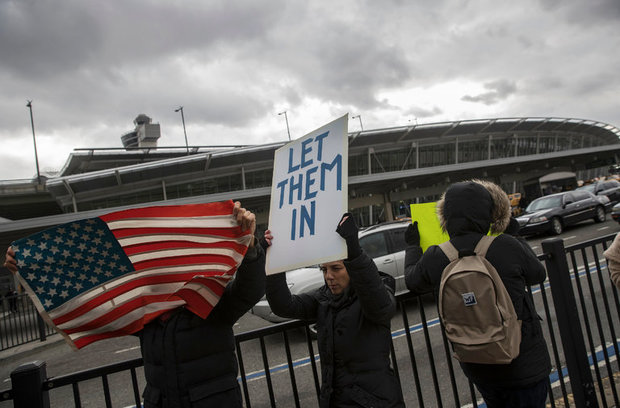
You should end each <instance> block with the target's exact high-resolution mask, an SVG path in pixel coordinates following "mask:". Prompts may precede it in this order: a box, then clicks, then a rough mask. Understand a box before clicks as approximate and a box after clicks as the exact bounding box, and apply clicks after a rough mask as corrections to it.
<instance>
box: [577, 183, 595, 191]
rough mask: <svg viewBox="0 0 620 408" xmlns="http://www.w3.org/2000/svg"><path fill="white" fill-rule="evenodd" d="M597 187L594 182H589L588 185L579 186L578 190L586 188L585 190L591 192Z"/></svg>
mask: <svg viewBox="0 0 620 408" xmlns="http://www.w3.org/2000/svg"><path fill="white" fill-rule="evenodd" d="M595 187H596V186H595V185H594V184H588V185H585V186H583V187H579V188H578V189H577V190H585V191H589V192H591V193H594V188H595Z"/></svg>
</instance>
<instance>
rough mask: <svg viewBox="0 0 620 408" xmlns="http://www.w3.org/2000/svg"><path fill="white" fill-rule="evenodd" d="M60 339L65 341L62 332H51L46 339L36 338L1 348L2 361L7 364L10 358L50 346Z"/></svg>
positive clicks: (0, 359)
mask: <svg viewBox="0 0 620 408" xmlns="http://www.w3.org/2000/svg"><path fill="white" fill-rule="evenodd" d="M60 341H64V339H63V337H62V336H61V335H60V334H58V333H56V334H51V335H49V336H47V339H46V340H45V341H40V340H35V341H31V342H29V343H25V344H20V345H19V346H15V347H11V348H8V349H5V350H1V351H0V363H2V364H5V363H6V362H8V361H10V360H12V359H14V358H17V357H19V356H20V355H21V354H23V353H27V352H29V351H32V350H38V349H42V348H45V347H49V346H51V345H54V344H56V343H58V342H60Z"/></svg>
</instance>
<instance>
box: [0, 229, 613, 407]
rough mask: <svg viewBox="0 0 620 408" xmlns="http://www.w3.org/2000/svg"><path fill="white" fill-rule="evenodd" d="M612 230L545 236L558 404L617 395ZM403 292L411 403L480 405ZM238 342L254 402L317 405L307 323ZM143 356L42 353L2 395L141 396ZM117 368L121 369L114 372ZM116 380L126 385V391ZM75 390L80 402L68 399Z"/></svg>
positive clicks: (433, 315) (542, 301) (403, 352)
mask: <svg viewBox="0 0 620 408" xmlns="http://www.w3.org/2000/svg"><path fill="white" fill-rule="evenodd" d="M613 238H614V235H608V236H605V237H601V238H598V239H595V240H593V241H589V242H585V243H581V244H577V245H572V246H570V247H567V248H564V246H563V242H562V241H561V240H559V239H550V240H546V241H544V242H543V244H542V246H543V252H544V255H541V257H540V258H541V260H543V261H544V262H545V264H546V267H547V271H548V275H549V280H548V281H547V282H545V283H544V284H541V285H537V286H535V287H531V288H530V293H531V295H532V296H533V299H534V304H535V305H536V309H537V311H538V313H539V314H540V315H541V317H542V318H543V320H544V324H543V326H544V335H545V338H546V339H547V342H548V346H549V351H550V353H551V357H552V363H553V372H552V373H551V375H550V377H549V384H550V391H549V398H548V405H549V406H551V407H564V406H576V407H582V406H583V407H585V406H589V407H597V406H603V407H609V406H619V405H620V402H619V398H618V392H617V384H616V383H617V380H616V379H614V375H615V374H617V373H618V372H619V371H620V369H619V367H618V362H617V359H616V357H617V355H618V338H617V337H616V327H618V325H619V324H620V321H619V315H620V303H619V299H618V292H617V290H616V288H615V287H613V285H612V284H611V281H610V279H609V276H608V272H607V268H606V263H605V261H601V259H602V251H603V250H604V249H606V248H607V247H608V246H609V244H610V242H611V240H612V239H613ZM398 300H399V305H400V318H399V319H395V320H393V327H392V329H393V334H392V338H393V341H392V362H393V365H394V368H395V371H396V372H397V374H398V377H399V380H400V382H401V385H402V390H403V396H404V398H405V402H406V404H407V405H408V406H420V407H444V406H445V407H460V406H473V407H478V406H482V405H483V404H482V400H481V398H480V397H479V395H478V394H477V392H476V390H475V388H474V387H473V386H472V384H471V383H470V382H469V381H468V380H467V379H466V378H465V376H464V375H463V373H462V372H461V369H460V367H459V366H458V364H454V362H455V360H453V358H452V357H451V351H450V346H449V344H448V342H447V341H446V339H445V336H444V335H443V331H442V330H441V327H440V324H439V321H438V319H437V310H436V306H435V303H434V300H433V299H432V298H427V297H414V296H411V295H409V294H405V295H401V296H399V298H398ZM300 329H303V331H302V330H300ZM236 342H237V354H238V357H239V368H240V382H241V385H242V390H243V395H244V400H245V405H246V406H247V407H290V406H295V407H315V406H317V404H318V393H319V386H320V378H319V377H320V376H319V374H318V365H319V364H320V361H319V358H318V355H317V354H316V343H315V342H314V341H313V340H312V337H311V332H310V330H309V328H308V326H307V325H306V324H305V323H303V322H299V321H292V322H286V323H282V324H278V325H273V326H269V327H266V328H263V329H259V330H255V331H251V332H247V333H242V334H238V335H237V336H236ZM254 353H260V355H261V358H260V363H256V362H254V363H252V364H248V360H249V358H248V357H251V356H252V355H253V354H254ZM141 366H142V361H141V359H134V360H129V361H126V362H123V363H119V364H113V365H108V366H104V367H99V368H97V369H93V370H88V371H84V372H80V373H74V374H70V375H65V376H59V377H55V378H47V375H46V373H45V363H44V362H40V361H35V362H33V363H30V364H27V365H22V366H20V367H18V368H17V369H16V370H14V371H13V373H12V374H11V380H12V389H11V390H7V391H5V392H0V401H8V400H13V404H14V407H16V408H22V407H29V408H30V407H34V408H36V407H48V406H67V405H75V406H76V407H80V406H89V405H91V406H103V405H104V404H105V406H106V407H112V406H120V407H126V406H127V405H128V404H135V405H139V404H140V393H141V390H142V388H143V387H144V380H143V373H142V370H141V369H140V367H141ZM120 375H124V377H122V378H116V377H114V378H113V376H120ZM128 384H131V385H130V386H129V387H128ZM69 385H70V386H71V387H68V386H69ZM117 387H118V388H117ZM119 388H123V389H124V390H125V391H126V392H125V393H124V394H123V395H124V396H120V395H121V394H122V393H120V392H118V391H119ZM128 388H129V390H128ZM111 390H115V391H114V392H112V391H111ZM70 398H72V399H73V401H74V403H68V402H67V401H68V400H70ZM87 400H88V401H89V402H87Z"/></svg>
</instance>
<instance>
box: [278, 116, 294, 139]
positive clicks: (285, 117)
mask: <svg viewBox="0 0 620 408" xmlns="http://www.w3.org/2000/svg"><path fill="white" fill-rule="evenodd" d="M278 115H284V120H286V133H288V140H289V141H290V140H291V131H290V130H289V128H288V116H287V115H286V111H284V112H280V113H278Z"/></svg>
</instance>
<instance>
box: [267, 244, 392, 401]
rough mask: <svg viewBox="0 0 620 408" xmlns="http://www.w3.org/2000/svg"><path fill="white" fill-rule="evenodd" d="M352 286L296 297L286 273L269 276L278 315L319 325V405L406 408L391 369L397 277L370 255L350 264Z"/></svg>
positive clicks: (271, 299)
mask: <svg viewBox="0 0 620 408" xmlns="http://www.w3.org/2000/svg"><path fill="white" fill-rule="evenodd" d="M345 267H346V268H347V272H348V273H349V277H350V279H351V280H350V284H349V286H348V287H347V289H346V290H345V292H344V294H342V295H340V296H334V295H332V293H331V292H330V291H329V289H328V287H327V285H324V286H322V287H321V288H319V289H317V290H316V291H314V292H311V293H307V294H301V295H291V293H290V291H289V289H288V287H287V285H286V275H285V274H283V273H281V274H277V275H271V276H268V277H267V282H266V294H267V300H268V301H269V305H270V306H271V308H272V309H273V311H274V313H276V314H277V315H279V316H283V317H290V318H295V319H304V320H315V319H316V321H317V325H316V327H317V341H318V347H319V355H320V356H321V378H322V386H321V394H320V401H319V406H320V407H321V408H328V407H339V408H341V407H342V408H346V407H376V408H381V407H384V408H386V407H390V408H397V407H404V403H403V402H402V393H401V390H400V385H399V383H398V380H397V378H396V376H395V374H394V371H393V370H392V368H391V367H390V344H391V332H390V321H391V318H392V316H393V315H394V313H395V312H396V300H395V298H394V285H395V283H394V278H392V277H391V276H389V275H386V274H381V273H380V272H378V270H377V266H376V265H375V263H374V262H373V260H372V259H371V258H369V257H368V255H366V254H365V253H364V252H362V253H361V255H359V256H357V257H356V258H354V259H352V260H350V261H345Z"/></svg>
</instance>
